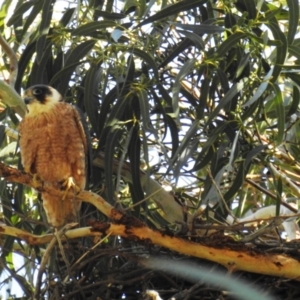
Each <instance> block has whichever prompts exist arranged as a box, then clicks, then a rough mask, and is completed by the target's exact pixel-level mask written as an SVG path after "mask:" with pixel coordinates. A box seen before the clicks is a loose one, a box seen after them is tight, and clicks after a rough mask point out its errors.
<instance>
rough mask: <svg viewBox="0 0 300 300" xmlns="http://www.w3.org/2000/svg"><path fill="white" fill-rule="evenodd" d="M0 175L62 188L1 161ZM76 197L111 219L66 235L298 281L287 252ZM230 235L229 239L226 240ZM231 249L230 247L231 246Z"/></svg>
mask: <svg viewBox="0 0 300 300" xmlns="http://www.w3.org/2000/svg"><path fill="white" fill-rule="evenodd" d="M0 175H1V176H2V177H4V178H5V179H6V180H9V181H13V182H17V183H22V184H26V185H28V186H30V187H33V188H35V189H37V190H38V191H40V192H43V191H47V192H48V193H53V194H55V195H58V196H61V195H62V194H63V193H64V191H61V190H59V189H58V188H57V189H56V188H54V187H53V186H52V187H50V186H49V187H47V186H45V184H43V183H42V182H36V181H34V180H33V178H32V176H31V175H29V174H27V173H24V172H21V171H19V170H17V169H14V168H11V167H8V166H6V165H5V164H3V163H0ZM76 197H77V198H78V199H80V200H82V201H84V202H88V203H91V204H93V205H95V206H96V207H97V208H98V209H99V210H100V211H101V212H102V213H103V214H105V215H106V216H107V217H109V218H110V219H111V220H112V221H113V222H114V223H106V222H97V221H94V222H91V224H90V225H91V227H84V228H78V229H72V230H69V231H67V232H66V233H65V237H62V240H63V239H64V238H67V239H73V238H78V237H86V236H100V235H107V234H110V235H116V236H122V237H124V238H127V239H131V240H134V241H139V242H141V243H143V242H147V243H150V244H155V245H159V246H162V247H165V248H167V249H170V250H173V251H176V252H178V253H181V254H184V255H190V256H193V257H198V258H202V259H207V260H210V261H213V262H216V263H219V264H221V265H223V266H225V267H226V268H228V269H229V270H231V271H237V270H241V271H247V272H253V273H259V274H264V275H271V276H279V277H284V278H289V279H294V280H299V281H300V262H299V261H298V260H296V259H293V258H291V257H289V256H287V255H282V254H270V253H264V252H261V251H258V250H255V249H252V248H249V247H246V246H245V245H243V244H242V243H237V242H235V241H233V240H231V239H230V238H226V237H223V240H220V238H218V241H217V243H216V242H215V243H214V244H213V246H211V245H208V244H209V243H210V244H212V241H213V239H211V238H210V239H209V240H205V243H206V245H204V244H200V243H194V242H191V241H189V240H185V239H182V238H179V237H174V236H169V235H167V234H166V233H164V232H160V231H158V230H153V229H150V228H148V227H147V226H146V225H145V224H144V223H143V222H141V221H140V220H138V219H136V218H134V217H130V216H126V215H125V214H124V213H123V212H121V211H118V210H116V209H115V208H114V207H112V206H111V205H110V204H109V203H107V202H106V201H105V200H104V199H103V198H102V197H100V196H99V195H96V194H94V193H91V192H88V191H81V192H80V193H79V194H78V195H76ZM0 234H1V235H10V236H14V237H18V238H21V239H23V240H25V241H26V242H27V243H29V244H32V245H35V244H44V243H48V242H50V241H51V240H52V238H53V235H51V234H48V235H43V236H37V235H33V234H30V233H28V232H26V231H23V230H20V229H17V228H14V227H9V226H5V225H2V226H0ZM229 239H230V240H229ZM230 247H231V248H232V249H231V248H230Z"/></svg>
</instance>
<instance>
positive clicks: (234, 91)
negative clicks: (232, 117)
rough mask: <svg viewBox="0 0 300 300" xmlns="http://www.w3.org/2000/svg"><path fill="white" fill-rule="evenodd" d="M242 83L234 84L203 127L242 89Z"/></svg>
mask: <svg viewBox="0 0 300 300" xmlns="http://www.w3.org/2000/svg"><path fill="white" fill-rule="evenodd" d="M243 87H244V83H243V82H242V81H240V82H237V83H235V84H234V85H233V86H232V87H231V88H230V90H229V91H228V92H227V93H226V94H225V96H224V97H223V98H222V99H221V100H220V103H219V105H218V106H217V107H216V108H215V109H214V111H213V112H212V113H211V114H210V115H209V118H208V120H207V122H206V125H205V127H207V126H208V124H210V122H211V121H212V120H213V119H214V118H215V117H216V116H217V115H218V114H219V112H220V111H221V110H222V109H223V108H224V107H225V106H226V105H227V104H228V103H230V101H231V100H232V99H233V98H234V97H235V96H236V95H237V94H238V93H239V92H240V91H241V90H242V89H243Z"/></svg>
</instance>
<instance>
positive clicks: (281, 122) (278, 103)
mask: <svg viewBox="0 0 300 300" xmlns="http://www.w3.org/2000/svg"><path fill="white" fill-rule="evenodd" d="M273 89H274V92H275V98H274V99H273V100H274V105H275V108H276V113H277V119H278V123H277V127H278V135H277V144H278V145H280V144H281V143H282V140H283V135H284V126H285V115H284V106H283V99H282V94H281V90H280V88H279V86H278V85H277V84H273Z"/></svg>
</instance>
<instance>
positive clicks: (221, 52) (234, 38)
mask: <svg viewBox="0 0 300 300" xmlns="http://www.w3.org/2000/svg"><path fill="white" fill-rule="evenodd" d="M246 37H247V35H246V34H245V33H244V32H241V31H237V32H235V33H234V34H232V35H230V36H229V37H228V38H227V39H226V40H225V41H224V42H223V43H222V44H221V45H220V46H219V47H218V48H217V51H216V53H215V56H217V57H220V58H223V57H224V56H225V55H226V53H227V52H228V51H229V50H230V49H231V48H232V47H234V46H235V45H236V44H237V43H238V42H239V41H240V40H241V39H244V38H246Z"/></svg>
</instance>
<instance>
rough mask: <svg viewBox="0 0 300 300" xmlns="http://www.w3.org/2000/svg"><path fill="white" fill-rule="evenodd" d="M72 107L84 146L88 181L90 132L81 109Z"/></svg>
mask: <svg viewBox="0 0 300 300" xmlns="http://www.w3.org/2000/svg"><path fill="white" fill-rule="evenodd" d="M72 108H73V115H74V120H75V123H76V126H77V128H78V131H79V133H80V137H81V140H82V143H83V146H84V154H85V166H86V174H87V182H88V179H89V177H90V176H91V168H92V152H91V143H90V134H89V130H88V126H87V122H86V120H85V118H84V116H83V113H82V111H81V110H80V109H79V108H78V107H76V106H72Z"/></svg>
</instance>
